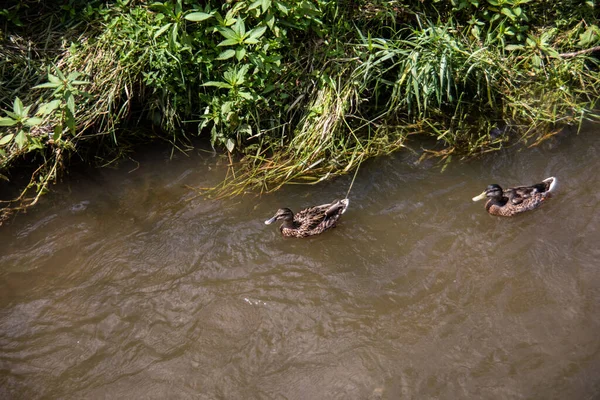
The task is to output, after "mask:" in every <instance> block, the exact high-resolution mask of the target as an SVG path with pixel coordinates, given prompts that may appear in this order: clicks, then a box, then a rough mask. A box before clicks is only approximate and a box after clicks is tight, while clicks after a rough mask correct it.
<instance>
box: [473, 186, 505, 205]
mask: <svg viewBox="0 0 600 400" xmlns="http://www.w3.org/2000/svg"><path fill="white" fill-rule="evenodd" d="M502 193H503V191H502V188H501V187H500V185H496V184H495V183H494V184H492V185H489V186H488V187H487V188H486V189H485V190H484V191H483V193H481V194H480V195H479V196H475V197H473V201H479V200H483V199H485V198H486V197H487V198H490V199H495V198H498V197H502Z"/></svg>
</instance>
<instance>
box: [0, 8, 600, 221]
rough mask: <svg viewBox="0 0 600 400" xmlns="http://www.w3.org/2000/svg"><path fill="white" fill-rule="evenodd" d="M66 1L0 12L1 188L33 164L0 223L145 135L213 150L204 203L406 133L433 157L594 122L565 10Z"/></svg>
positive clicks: (575, 27) (582, 62) (593, 84)
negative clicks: (75, 166) (76, 164)
mask: <svg viewBox="0 0 600 400" xmlns="http://www.w3.org/2000/svg"><path fill="white" fill-rule="evenodd" d="M70 4H71V6H65V7H63V8H61V9H57V8H56V7H53V6H52V4H51V2H48V4H46V2H45V1H43V0H41V1H37V2H36V1H33V0H30V1H25V2H23V3H22V4H21V5H19V6H13V7H12V8H5V9H0V15H3V16H4V17H5V18H6V20H5V21H4V23H3V25H2V30H1V31H0V40H2V42H3V46H2V47H0V56H2V57H1V58H0V77H1V80H2V83H3V84H2V85H0V108H2V109H3V110H5V116H3V117H1V119H0V125H1V128H2V131H0V179H2V178H3V179H4V180H10V179H11V178H12V176H11V173H12V171H14V170H16V169H19V163H20V162H22V161H26V162H30V163H32V165H35V167H34V169H33V171H34V172H33V173H32V174H31V179H30V181H29V183H28V184H26V185H25V186H23V187H22V188H20V191H19V192H20V195H19V196H17V197H15V198H10V199H5V200H0V201H2V203H0V207H1V208H2V212H3V213H4V214H3V215H5V216H6V215H9V214H10V213H11V212H12V211H19V210H25V209H27V207H29V206H32V205H34V204H36V203H37V202H38V201H39V199H40V198H41V195H42V194H43V193H44V192H46V191H47V190H48V189H49V187H50V185H51V184H52V183H53V182H55V181H56V180H57V179H60V177H61V176H62V173H63V171H67V170H68V166H69V160H70V159H72V158H73V157H77V158H78V159H81V160H83V161H84V162H88V163H95V164H97V165H112V164H114V162H115V161H118V160H119V159H121V158H122V157H123V156H125V155H127V153H128V152H130V151H132V150H133V149H135V146H136V144H137V143H144V142H148V141H153V140H157V139H158V140H162V141H165V142H166V143H168V145H169V146H170V147H172V148H173V149H181V150H185V149H186V148H188V146H189V143H190V141H189V139H190V138H191V137H193V136H200V137H204V138H205V139H206V140H208V141H210V142H211V144H212V145H213V146H214V147H215V149H216V150H218V151H222V152H223V154H224V156H225V157H227V158H228V159H229V161H230V165H229V168H228V172H227V175H226V177H225V179H224V180H223V182H222V183H221V184H220V185H218V186H216V187H213V188H205V189H199V190H200V191H201V192H202V193H203V194H207V195H210V196H217V197H219V196H235V195H243V194H246V193H264V192H272V191H275V190H277V189H279V188H280V187H281V186H282V185H285V184H315V183H318V182H321V181H323V180H325V179H328V178H330V177H333V176H336V175H340V174H346V173H349V172H351V171H353V170H355V169H356V168H357V167H358V166H359V165H360V164H361V163H362V162H363V161H364V160H366V159H368V158H371V157H376V156H379V155H382V154H389V153H390V152H393V151H397V150H399V149H401V148H403V147H405V145H406V142H407V140H409V139H410V136H411V135H421V136H427V137H430V138H433V139H434V141H433V143H435V144H434V146H432V147H431V148H429V149H426V154H427V155H428V156H434V157H439V158H440V159H441V160H443V161H445V162H448V161H449V160H451V159H452V160H456V159H457V158H458V159H460V158H465V157H471V156H473V155H477V154H482V153H486V152H489V151H494V150H497V149H499V148H501V147H503V146H506V145H509V144H513V143H515V142H524V143H526V144H528V145H535V144H537V143H539V142H541V141H543V140H545V139H547V138H548V137H550V136H552V135H553V134H555V133H556V132H558V131H559V130H560V129H561V127H564V126H567V125H578V124H579V125H580V124H581V123H582V122H583V121H584V120H597V118H598V114H597V112H596V110H597V99H598V98H599V97H600V96H599V95H600V93H599V92H600V76H599V74H598V71H599V68H598V67H599V65H598V59H597V57H596V56H597V52H596V51H595V50H594V48H595V46H598V45H599V44H600V28H598V21H597V17H596V16H595V14H594V13H593V12H591V11H590V10H589V9H588V8H589V7H588V6H587V5H586V6H584V7H579V8H577V9H576V10H573V7H572V4H571V1H570V0H557V1H556V2H554V3H553V4H552V7H540V6H539V5H538V4H537V3H535V2H534V3H533V4H530V3H523V4H521V3H520V2H519V1H517V0H506V1H505V9H502V10H500V9H496V8H494V7H493V6H492V5H491V3H490V4H488V3H485V4H484V3H482V4H481V5H479V6H477V5H474V4H473V3H471V2H468V1H462V0H458V1H457V2H447V3H443V4H442V3H439V4H438V3H436V4H435V5H436V7H437V8H433V6H432V4H433V3H432V4H429V3H427V2H420V1H416V0H415V1H412V0H405V1H399V0H398V1H379V0H358V1H354V2H350V3H349V4H342V3H339V2H337V1H334V0H318V1H315V2H307V1H303V0H294V1H291V0H290V1H281V0H272V1H262V0H261V1H260V2H251V1H248V0H240V1H237V2H234V3H227V2H218V1H207V2H205V4H203V5H202V6H199V5H198V4H192V3H191V2H188V1H184V0H170V1H165V2H163V3H152V4H147V3H146V2H142V1H132V2H123V1H116V2H111V3H107V4H104V3H102V2H91V3H87V2H79V0H73V2H71V3H70ZM586 4H587V3H586ZM69 7H71V8H69ZM592 11H593V10H592ZM19 18H20V19H19ZM21 20H22V21H26V22H27V23H26V24H25V23H22V24H21V26H19V24H18V23H17V22H18V21H21ZM17 98H18V100H19V101H18V102H17ZM140 127H144V128H143V129H140ZM146 127H147V128H146ZM234 160H235V161H234Z"/></svg>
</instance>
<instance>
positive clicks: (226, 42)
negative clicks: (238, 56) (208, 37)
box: [217, 39, 240, 47]
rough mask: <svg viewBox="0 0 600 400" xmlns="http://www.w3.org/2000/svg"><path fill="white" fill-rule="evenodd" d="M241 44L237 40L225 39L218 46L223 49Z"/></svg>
mask: <svg viewBox="0 0 600 400" xmlns="http://www.w3.org/2000/svg"><path fill="white" fill-rule="evenodd" d="M239 43H240V42H239V41H237V40H235V39H225V40H223V41H222V42H221V43H219V44H218V45H217V46H219V47H222V46H233V45H236V44H239Z"/></svg>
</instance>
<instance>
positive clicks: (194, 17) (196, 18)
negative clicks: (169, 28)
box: [183, 12, 212, 22]
mask: <svg viewBox="0 0 600 400" xmlns="http://www.w3.org/2000/svg"><path fill="white" fill-rule="evenodd" d="M183 18H185V19H187V20H188V21H193V22H200V21H206V20H207V19H209V18H212V14H207V13H203V12H194V13H191V14H188V15H186V16H185V17H183Z"/></svg>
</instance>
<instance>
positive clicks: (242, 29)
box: [231, 18, 246, 38]
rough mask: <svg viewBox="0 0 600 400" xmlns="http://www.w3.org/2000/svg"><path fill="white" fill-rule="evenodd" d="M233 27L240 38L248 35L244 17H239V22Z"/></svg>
mask: <svg viewBox="0 0 600 400" xmlns="http://www.w3.org/2000/svg"><path fill="white" fill-rule="evenodd" d="M231 29H233V30H234V31H235V32H236V33H237V36H238V37H240V38H242V37H244V36H245V35H246V24H245V23H244V20H243V19H242V18H238V19H237V22H236V23H235V24H234V25H233V26H232V27H231Z"/></svg>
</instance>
